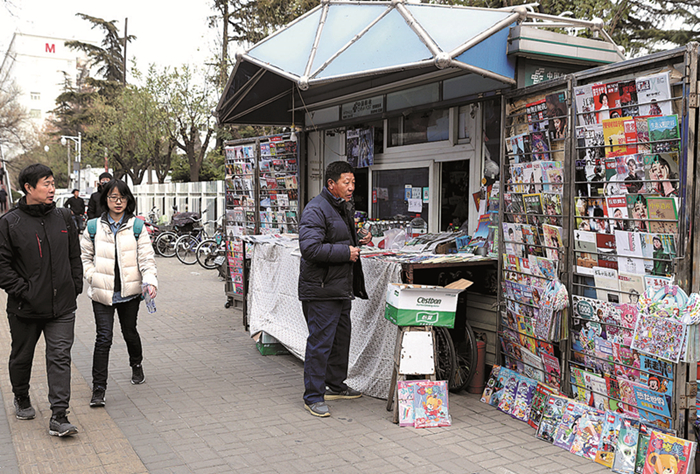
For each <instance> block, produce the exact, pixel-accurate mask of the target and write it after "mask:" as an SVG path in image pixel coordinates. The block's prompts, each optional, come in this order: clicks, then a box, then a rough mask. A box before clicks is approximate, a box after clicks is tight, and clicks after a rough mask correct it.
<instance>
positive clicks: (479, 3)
mask: <svg viewBox="0 0 700 474" xmlns="http://www.w3.org/2000/svg"><path fill="white" fill-rule="evenodd" d="M435 3H445V4H453V5H465V6H471V7H484V8H501V7H506V6H513V5H520V4H528V2H527V0H521V1H512V0H451V1H450V0H448V1H445V2H442V1H437V2H435ZM571 10H572V3H571V2H570V1H564V0H542V1H541V2H539V12H540V13H547V14H549V15H560V14H562V13H565V12H571ZM574 16H575V18H577V19H580V20H592V19H593V18H601V19H603V21H604V23H605V31H606V32H607V33H608V34H609V35H610V36H611V37H612V38H613V40H614V41H615V43H617V44H618V45H620V46H622V47H624V48H625V51H626V52H627V54H628V55H629V56H630V57H636V56H641V55H644V54H648V53H652V52H654V51H658V50H660V49H665V48H667V47H669V46H672V47H675V46H683V45H685V44H687V43H689V42H691V41H698V40H700V7H698V3H697V0H673V1H671V2H666V1H660V0H648V1H647V0H621V1H613V0H580V1H577V2H576V3H575V14H574ZM583 36H587V34H586V33H584V34H583Z"/></svg>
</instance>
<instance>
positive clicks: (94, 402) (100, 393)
mask: <svg viewBox="0 0 700 474" xmlns="http://www.w3.org/2000/svg"><path fill="white" fill-rule="evenodd" d="M90 406H91V407H103V406H105V389H104V388H102V387H95V388H93V389H92V399H90Z"/></svg>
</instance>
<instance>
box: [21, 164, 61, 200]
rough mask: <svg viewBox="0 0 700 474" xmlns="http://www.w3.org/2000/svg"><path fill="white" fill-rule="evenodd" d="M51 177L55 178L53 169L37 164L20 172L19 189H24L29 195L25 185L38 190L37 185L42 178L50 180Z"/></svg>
mask: <svg viewBox="0 0 700 474" xmlns="http://www.w3.org/2000/svg"><path fill="white" fill-rule="evenodd" d="M49 176H53V171H51V168H49V167H48V166H46V165H42V164H41V163H35V164H33V165H29V166H27V167H26V168H24V169H23V170H22V171H20V172H19V177H18V178H17V179H18V180H19V187H20V188H22V191H24V194H27V190H26V189H25V187H24V185H25V184H28V185H29V186H30V187H32V188H36V183H38V182H39V180H40V179H41V178H48V177H49Z"/></svg>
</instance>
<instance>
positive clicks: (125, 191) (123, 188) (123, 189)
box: [100, 179, 136, 214]
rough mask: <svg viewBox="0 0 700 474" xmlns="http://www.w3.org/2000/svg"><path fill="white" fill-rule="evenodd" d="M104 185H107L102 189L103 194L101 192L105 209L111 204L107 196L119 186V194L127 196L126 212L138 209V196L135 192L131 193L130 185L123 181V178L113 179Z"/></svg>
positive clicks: (130, 212)
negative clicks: (108, 202) (136, 196)
mask: <svg viewBox="0 0 700 474" xmlns="http://www.w3.org/2000/svg"><path fill="white" fill-rule="evenodd" d="M104 186H105V187H104V189H103V190H102V194H100V204H101V205H102V208H103V209H109V206H108V205H107V196H109V195H110V194H111V193H112V189H114V188H117V191H119V194H121V195H122V196H123V197H125V198H126V209H125V212H126V213H127V214H133V213H134V211H135V210H136V198H135V197H134V195H133V194H131V190H130V189H129V186H128V185H127V184H126V183H125V182H124V181H122V180H121V179H113V180H112V181H110V182H109V183H107V184H105V185H104Z"/></svg>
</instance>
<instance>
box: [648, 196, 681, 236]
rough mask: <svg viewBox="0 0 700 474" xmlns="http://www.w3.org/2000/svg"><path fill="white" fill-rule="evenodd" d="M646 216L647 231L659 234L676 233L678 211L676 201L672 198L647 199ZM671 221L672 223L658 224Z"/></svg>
mask: <svg viewBox="0 0 700 474" xmlns="http://www.w3.org/2000/svg"><path fill="white" fill-rule="evenodd" d="M647 214H648V216H649V223H648V224H649V231H650V232H656V233H659V234H677V233H678V222H677V221H678V211H677V209H676V199H675V198H673V197H661V196H649V197H647ZM659 221H672V222H659Z"/></svg>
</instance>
